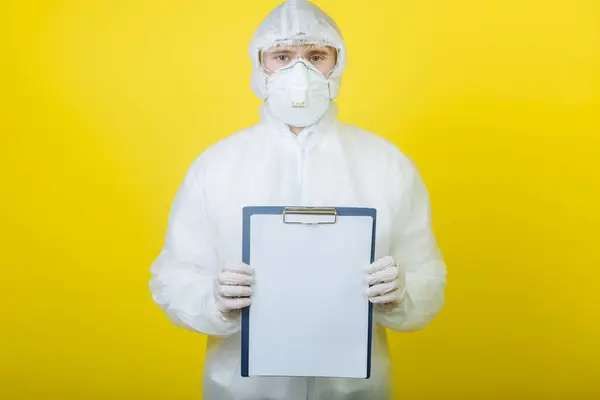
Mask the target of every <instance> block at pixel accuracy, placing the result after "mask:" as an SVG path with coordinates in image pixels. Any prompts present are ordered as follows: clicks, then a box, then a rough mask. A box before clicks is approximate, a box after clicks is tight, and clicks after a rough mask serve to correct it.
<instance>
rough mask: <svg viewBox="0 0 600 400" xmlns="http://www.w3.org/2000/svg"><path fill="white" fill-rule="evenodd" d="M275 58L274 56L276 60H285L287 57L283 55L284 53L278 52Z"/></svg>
mask: <svg viewBox="0 0 600 400" xmlns="http://www.w3.org/2000/svg"><path fill="white" fill-rule="evenodd" d="M275 58H276V59H277V60H278V61H287V59H288V56H285V55H281V54H280V55H277V56H275Z"/></svg>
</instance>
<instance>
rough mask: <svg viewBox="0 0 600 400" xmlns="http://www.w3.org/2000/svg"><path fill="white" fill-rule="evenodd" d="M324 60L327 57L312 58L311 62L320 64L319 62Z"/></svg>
mask: <svg viewBox="0 0 600 400" xmlns="http://www.w3.org/2000/svg"><path fill="white" fill-rule="evenodd" d="M323 60H325V57H323V56H312V57H311V61H313V62H319V61H323Z"/></svg>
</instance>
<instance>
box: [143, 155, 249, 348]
mask: <svg viewBox="0 0 600 400" xmlns="http://www.w3.org/2000/svg"><path fill="white" fill-rule="evenodd" d="M202 177H203V169H202V167H201V165H200V162H199V161H196V162H195V163H194V164H193V165H192V167H191V168H190V170H189V171H188V173H187V174H186V176H185V178H184V181H183V183H182V185H181V187H180V188H179V190H178V191H177V194H176V196H175V199H174V201H173V204H172V206H171V210H170V215H169V220H168V227H167V233H166V237H165V241H164V245H163V248H162V250H161V252H160V254H159V256H158V258H157V259H156V260H155V261H154V263H153V264H152V266H151V269H150V272H151V275H152V277H151V279H150V292H151V294H152V298H153V300H154V302H155V303H156V304H157V305H158V306H159V307H160V308H161V309H162V310H163V311H164V312H165V313H166V315H167V317H168V318H169V320H170V321H171V322H172V323H173V324H175V325H177V326H179V327H182V328H185V329H188V330H191V331H195V332H200V333H204V334H207V335H213V336H218V337H226V336H230V335H232V334H234V333H236V332H237V331H239V329H240V324H239V320H236V319H226V318H224V317H223V316H222V315H221V313H220V312H219V311H218V310H217V307H216V303H215V300H214V296H213V290H214V286H213V285H214V280H215V277H216V276H217V274H218V271H219V266H218V258H217V254H216V251H215V248H214V246H213V244H212V243H211V237H212V236H213V235H212V234H211V233H212V232H211V227H210V225H209V222H208V219H207V213H206V193H205V188H204V186H203V179H202Z"/></svg>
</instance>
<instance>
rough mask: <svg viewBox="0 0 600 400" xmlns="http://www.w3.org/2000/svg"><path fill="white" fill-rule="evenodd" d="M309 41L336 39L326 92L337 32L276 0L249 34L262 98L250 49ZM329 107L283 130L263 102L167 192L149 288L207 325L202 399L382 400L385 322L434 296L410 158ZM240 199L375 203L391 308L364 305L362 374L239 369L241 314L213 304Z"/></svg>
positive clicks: (192, 321)
mask: <svg viewBox="0 0 600 400" xmlns="http://www.w3.org/2000/svg"><path fill="white" fill-rule="evenodd" d="M313 43H316V44H322V45H327V46H333V47H335V48H336V49H337V52H338V54H337V65H336V68H335V69H334V70H333V71H332V73H331V74H330V75H329V76H328V79H327V81H328V82H327V85H328V87H329V93H330V99H331V100H333V99H334V98H335V97H336V96H337V94H338V91H339V87H340V82H341V74H342V71H343V69H344V66H345V63H346V49H345V45H344V42H343V39H342V36H341V34H340V33H339V30H338V28H337V26H336V25H335V23H334V22H333V21H332V20H331V19H330V18H329V17H328V16H327V15H326V14H324V13H323V12H322V11H321V10H320V9H319V8H318V7H316V6H315V5H313V4H311V3H309V2H306V1H299V0H298V1H293V0H292V1H288V2H286V3H284V4H282V5H280V6H278V7H277V8H276V9H275V10H274V11H273V12H272V13H271V14H269V16H268V17H267V18H266V19H265V20H264V21H263V23H262V24H261V25H260V27H259V28H258V30H257V31H256V33H255V35H254V37H253V39H252V41H251V45H250V57H251V59H252V62H253V73H252V89H253V90H254V92H255V93H256V94H257V95H258V96H259V97H260V98H261V99H265V100H266V99H268V97H269V77H268V76H267V75H266V74H265V71H264V69H263V68H262V65H261V63H260V52H261V51H262V50H265V49H268V48H270V47H272V46H273V45H277V44H288V45H289V44H291V45H298V44H313ZM266 103H267V102H265V104H266ZM336 117H337V109H336V106H335V103H333V101H332V102H331V103H330V104H329V107H327V109H326V111H325V112H324V113H323V115H322V117H321V118H320V119H319V120H318V121H317V122H316V123H314V124H312V125H309V126H306V127H305V128H304V129H302V130H301V132H300V133H298V134H297V135H295V134H293V133H292V132H291V131H290V126H289V125H288V124H286V123H285V122H284V121H282V120H281V119H280V118H278V116H277V115H274V114H273V112H272V111H271V109H270V108H269V107H266V106H265V105H263V106H262V108H261V121H260V123H259V124H257V125H255V126H252V127H250V128H248V129H245V130H242V131H240V132H238V133H236V134H234V135H232V136H230V137H229V138H227V139H224V140H222V141H220V142H218V143H216V144H215V145H213V146H211V147H210V148H209V149H207V150H206V151H204V152H203V153H202V154H201V155H200V156H199V157H198V158H197V159H196V160H195V161H194V162H193V164H192V165H191V167H190V168H189V170H188V172H187V174H186V176H185V177H184V179H183V183H182V185H181V187H180V188H179V190H178V192H177V194H176V196H175V199H174V202H173V204H172V208H171V212H170V216H169V221H168V230H167V234H166V238H165V243H164V247H163V249H162V251H161V253H160V255H159V256H158V258H157V259H156V261H155V262H154V264H153V265H152V267H151V273H152V278H151V281H150V290H151V292H152V297H153V300H154V301H155V302H156V303H157V304H158V305H159V306H160V307H161V308H162V309H163V310H164V312H165V313H166V315H167V316H168V318H169V319H170V320H171V321H172V322H173V323H174V324H175V325H178V326H180V327H183V328H185V329H189V330H191V331H195V332H200V333H204V334H206V335H208V336H209V337H208V345H207V355H206V360H205V369H204V379H203V398H204V399H206V400H234V399H235V400H267V399H272V400H306V399H309V400H349V399H365V400H367V399H368V400H387V399H389V398H391V396H392V382H391V375H390V374H391V372H390V366H391V362H390V356H389V352H388V345H387V339H386V328H389V329H391V330H395V331H412V330H416V329H420V328H423V327H424V326H426V325H427V324H428V323H429V322H430V321H431V320H432V319H433V318H434V317H435V315H436V314H437V313H438V311H439V310H440V309H441V307H442V305H443V303H444V291H445V285H446V268H445V265H444V262H443V260H442V257H441V254H440V252H439V250H438V247H437V244H436V240H435V238H434V235H433V232H432V229H431V215H430V203H429V196H428V193H427V189H426V188H425V185H424V183H423V180H422V179H421V176H420V174H419V172H418V170H417V168H416V166H415V165H414V163H413V162H412V161H411V160H410V159H409V158H407V157H406V156H405V155H403V154H402V153H401V152H400V151H399V150H398V149H397V148H396V147H395V146H394V145H393V144H391V143H389V142H388V141H386V140H385V139H383V138H381V137H379V136H376V135H374V134H372V133H369V132H366V131H364V130H362V129H360V128H357V127H354V126H351V125H347V124H344V123H341V122H340V121H338V120H337V118H336ZM252 205H257V206H264V205H277V206H280V205H289V206H293V205H298V206H327V205H335V206H340V207H341V206H347V207H372V208H376V209H377V232H376V244H375V249H376V259H380V260H384V261H383V264H385V265H383V266H381V265H380V267H381V268H380V267H376V268H375V269H382V268H384V267H385V268H386V269H385V270H386V271H388V270H389V268H388V267H389V266H387V267H386V265H387V264H388V263H391V260H393V261H394V263H395V264H397V266H398V268H399V269H398V270H399V271H401V272H402V286H403V290H402V299H401V300H400V301H398V302H397V303H394V306H393V307H391V308H390V307H388V308H385V307H382V308H375V311H374V324H375V326H374V331H373V350H372V357H373V358H372V369H371V378H370V379H325V378H288V377H264V378H262V377H259V378H255V377H252V378H244V377H242V376H241V373H240V354H241V350H240V343H241V338H240V328H241V321H240V318H239V314H237V316H236V314H235V313H234V314H233V315H227V314H226V313H224V312H223V308H222V306H221V305H222V304H221V302H219V301H218V299H219V294H218V293H216V292H215V291H217V290H218V288H217V286H216V285H215V280H216V279H217V277H218V276H220V274H222V272H223V271H222V268H223V265H230V264H228V263H232V262H233V263H235V262H236V261H238V260H241V249H242V227H241V224H242V208H243V207H244V206H252ZM380 264H381V263H380ZM392 264H393V263H392ZM392 264H390V265H392ZM394 268H396V267H395V266H394ZM234 272H235V270H234ZM226 273H229V274H232V272H231V271H226ZM397 275H399V274H397V273H396V274H395V275H394V277H396V276H397ZM314 279H315V280H318V279H320V277H319V276H315V277H314ZM395 287H397V286H395ZM365 289H367V287H365ZM394 293H397V292H394ZM221 294H222V293H221ZM307 295H310V294H309V292H308V291H307ZM239 306H240V307H242V306H243V305H239ZM233 308H236V307H233ZM281 312H286V310H281Z"/></svg>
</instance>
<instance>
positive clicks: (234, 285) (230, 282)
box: [214, 263, 254, 317]
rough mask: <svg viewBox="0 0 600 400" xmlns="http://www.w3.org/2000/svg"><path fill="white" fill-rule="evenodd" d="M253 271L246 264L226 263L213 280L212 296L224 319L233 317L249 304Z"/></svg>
mask: <svg viewBox="0 0 600 400" xmlns="http://www.w3.org/2000/svg"><path fill="white" fill-rule="evenodd" d="M253 274H254V270H253V269H252V267H250V266H249V265H248V264H244V263H228V264H225V266H223V268H221V272H220V273H219V276H217V278H216V279H215V285H214V295H215V302H216V304H217V309H218V310H219V311H220V312H221V313H222V314H223V316H224V317H231V316H235V315H236V314H238V313H239V310H240V309H242V308H244V307H248V306H249V305H250V303H251V300H250V295H251V294H252V287H251V285H252V282H253V280H254V278H253Z"/></svg>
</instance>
